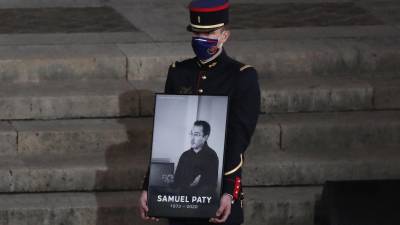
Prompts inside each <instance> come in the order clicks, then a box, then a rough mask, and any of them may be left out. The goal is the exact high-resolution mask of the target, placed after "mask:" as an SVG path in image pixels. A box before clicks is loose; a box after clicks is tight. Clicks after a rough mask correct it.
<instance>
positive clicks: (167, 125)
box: [148, 94, 229, 218]
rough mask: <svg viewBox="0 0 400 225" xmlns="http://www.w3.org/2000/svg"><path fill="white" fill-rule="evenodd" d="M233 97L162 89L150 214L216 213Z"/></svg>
mask: <svg viewBox="0 0 400 225" xmlns="http://www.w3.org/2000/svg"><path fill="white" fill-rule="evenodd" d="M228 102H229V99H228V96H199V95H170V94H156V96H155V109H154V111H155V112H154V125H153V126H154V127H153V128H154V129H153V140H152V149H151V159H150V173H149V185H148V206H149V212H148V216H151V217H159V218H211V217H214V216H215V213H216V211H217V209H218V208H219V203H220V197H221V186H222V176H223V174H222V173H223V163H224V149H225V139H226V128H227V121H228V120H227V116H228Z"/></svg>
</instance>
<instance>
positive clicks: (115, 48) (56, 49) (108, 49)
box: [0, 37, 400, 82]
mask: <svg viewBox="0 0 400 225" xmlns="http://www.w3.org/2000/svg"><path fill="white" fill-rule="evenodd" d="M399 50H400V39H398V38H395V37H394V38H378V39H351V38H349V39H340V38H338V39H323V40H321V39H314V40H262V41H232V42H230V43H228V44H227V51H228V53H229V54H230V55H231V56H233V57H234V58H237V59H238V60H240V61H243V62H246V63H248V64H251V65H254V66H255V67H256V68H257V70H258V71H259V73H260V74H261V75H262V76H264V77H267V78H270V77H304V76H331V77H332V76H333V77H335V76H338V74H348V75H351V76H353V77H376V76H378V77H380V76H383V75H381V74H386V73H385V72H392V74H391V75H393V74H396V73H397V72H399V71H400V68H399V67H400V66H399V65H400V63H399V61H400V53H399V52H400V51H399ZM189 57H193V51H192V49H191V47H190V44H189V43H188V42H176V43H165V42H164V43H163V42H161V43H137V44H112V45H47V46H46V45H40V46H0V74H1V76H0V80H1V81H3V82H4V81H8V82H21V81H35V82H38V81H43V80H60V79H79V80H82V79H83V80H87V79H100V78H101V79H103V78H111V79H124V78H126V77H128V79H129V80H164V79H165V75H166V73H167V70H168V66H169V65H170V64H171V63H172V62H174V61H176V60H182V59H185V58H189ZM393 76H395V75H393ZM396 76H397V74H396Z"/></svg>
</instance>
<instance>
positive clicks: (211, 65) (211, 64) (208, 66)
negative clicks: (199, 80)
mask: <svg viewBox="0 0 400 225" xmlns="http://www.w3.org/2000/svg"><path fill="white" fill-rule="evenodd" d="M227 57H228V56H227V54H226V52H225V49H224V48H222V50H221V52H220V53H219V55H218V56H217V57H216V58H215V59H213V60H211V61H209V62H207V63H202V62H201V61H200V60H198V59H197V60H196V63H197V65H198V66H199V67H200V68H201V69H207V70H208V69H213V68H215V67H216V66H217V65H218V64H220V63H222V62H223V61H224V60H225V59H226V58H227Z"/></svg>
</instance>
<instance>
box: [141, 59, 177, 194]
mask: <svg viewBox="0 0 400 225" xmlns="http://www.w3.org/2000/svg"><path fill="white" fill-rule="evenodd" d="M174 69H175V63H173V64H172V65H171V66H170V67H169V69H168V74H167V80H166V82H165V86H164V93H165V94H173V93H174V88H173V82H172V78H171V77H172V73H173V71H174ZM149 174H150V165H149V166H148V167H147V171H146V174H145V176H144V177H143V181H142V190H146V191H147V189H148V187H149Z"/></svg>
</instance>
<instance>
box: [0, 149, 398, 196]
mask: <svg viewBox="0 0 400 225" xmlns="http://www.w3.org/2000/svg"><path fill="white" fill-rule="evenodd" d="M399 148H400V145H393V146H386V145H381V146H371V147H369V148H353V149H345V150H347V152H346V151H343V150H341V151H336V152H334V151H330V152H326V151H325V152H324V151H321V152H308V153H292V152H268V151H265V152H264V153H263V154H262V155H260V154H259V153H256V152H254V151H252V150H249V151H248V152H247V153H246V161H245V164H244V171H243V173H244V175H243V177H244V180H243V184H244V185H245V186H247V187H260V186H276V185H279V186H280V185H320V184H323V183H324V182H325V181H327V180H359V179H398V178H400V165H399V163H398V162H399V160H400V153H399V151H398V149H399ZM149 157H150V154H149V153H148V152H145V151H143V150H142V151H140V150H138V151H137V152H134V153H125V152H123V151H121V152H118V151H110V152H107V153H105V154H101V153H97V154H94V153H91V154H69V155H66V154H64V155H50V154H48V155H44V154H43V155H38V156H29V157H28V156H25V157H23V156H14V157H11V156H10V157H4V156H3V157H1V158H0V162H1V166H0V174H1V176H0V177H1V178H0V192H4V193H5V192H10V193H11V192H55V191H93V190H103V191H104V190H132V189H133V190H139V189H140V188H141V185H142V181H143V176H144V174H145V172H146V170H147V166H148V162H149Z"/></svg>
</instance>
